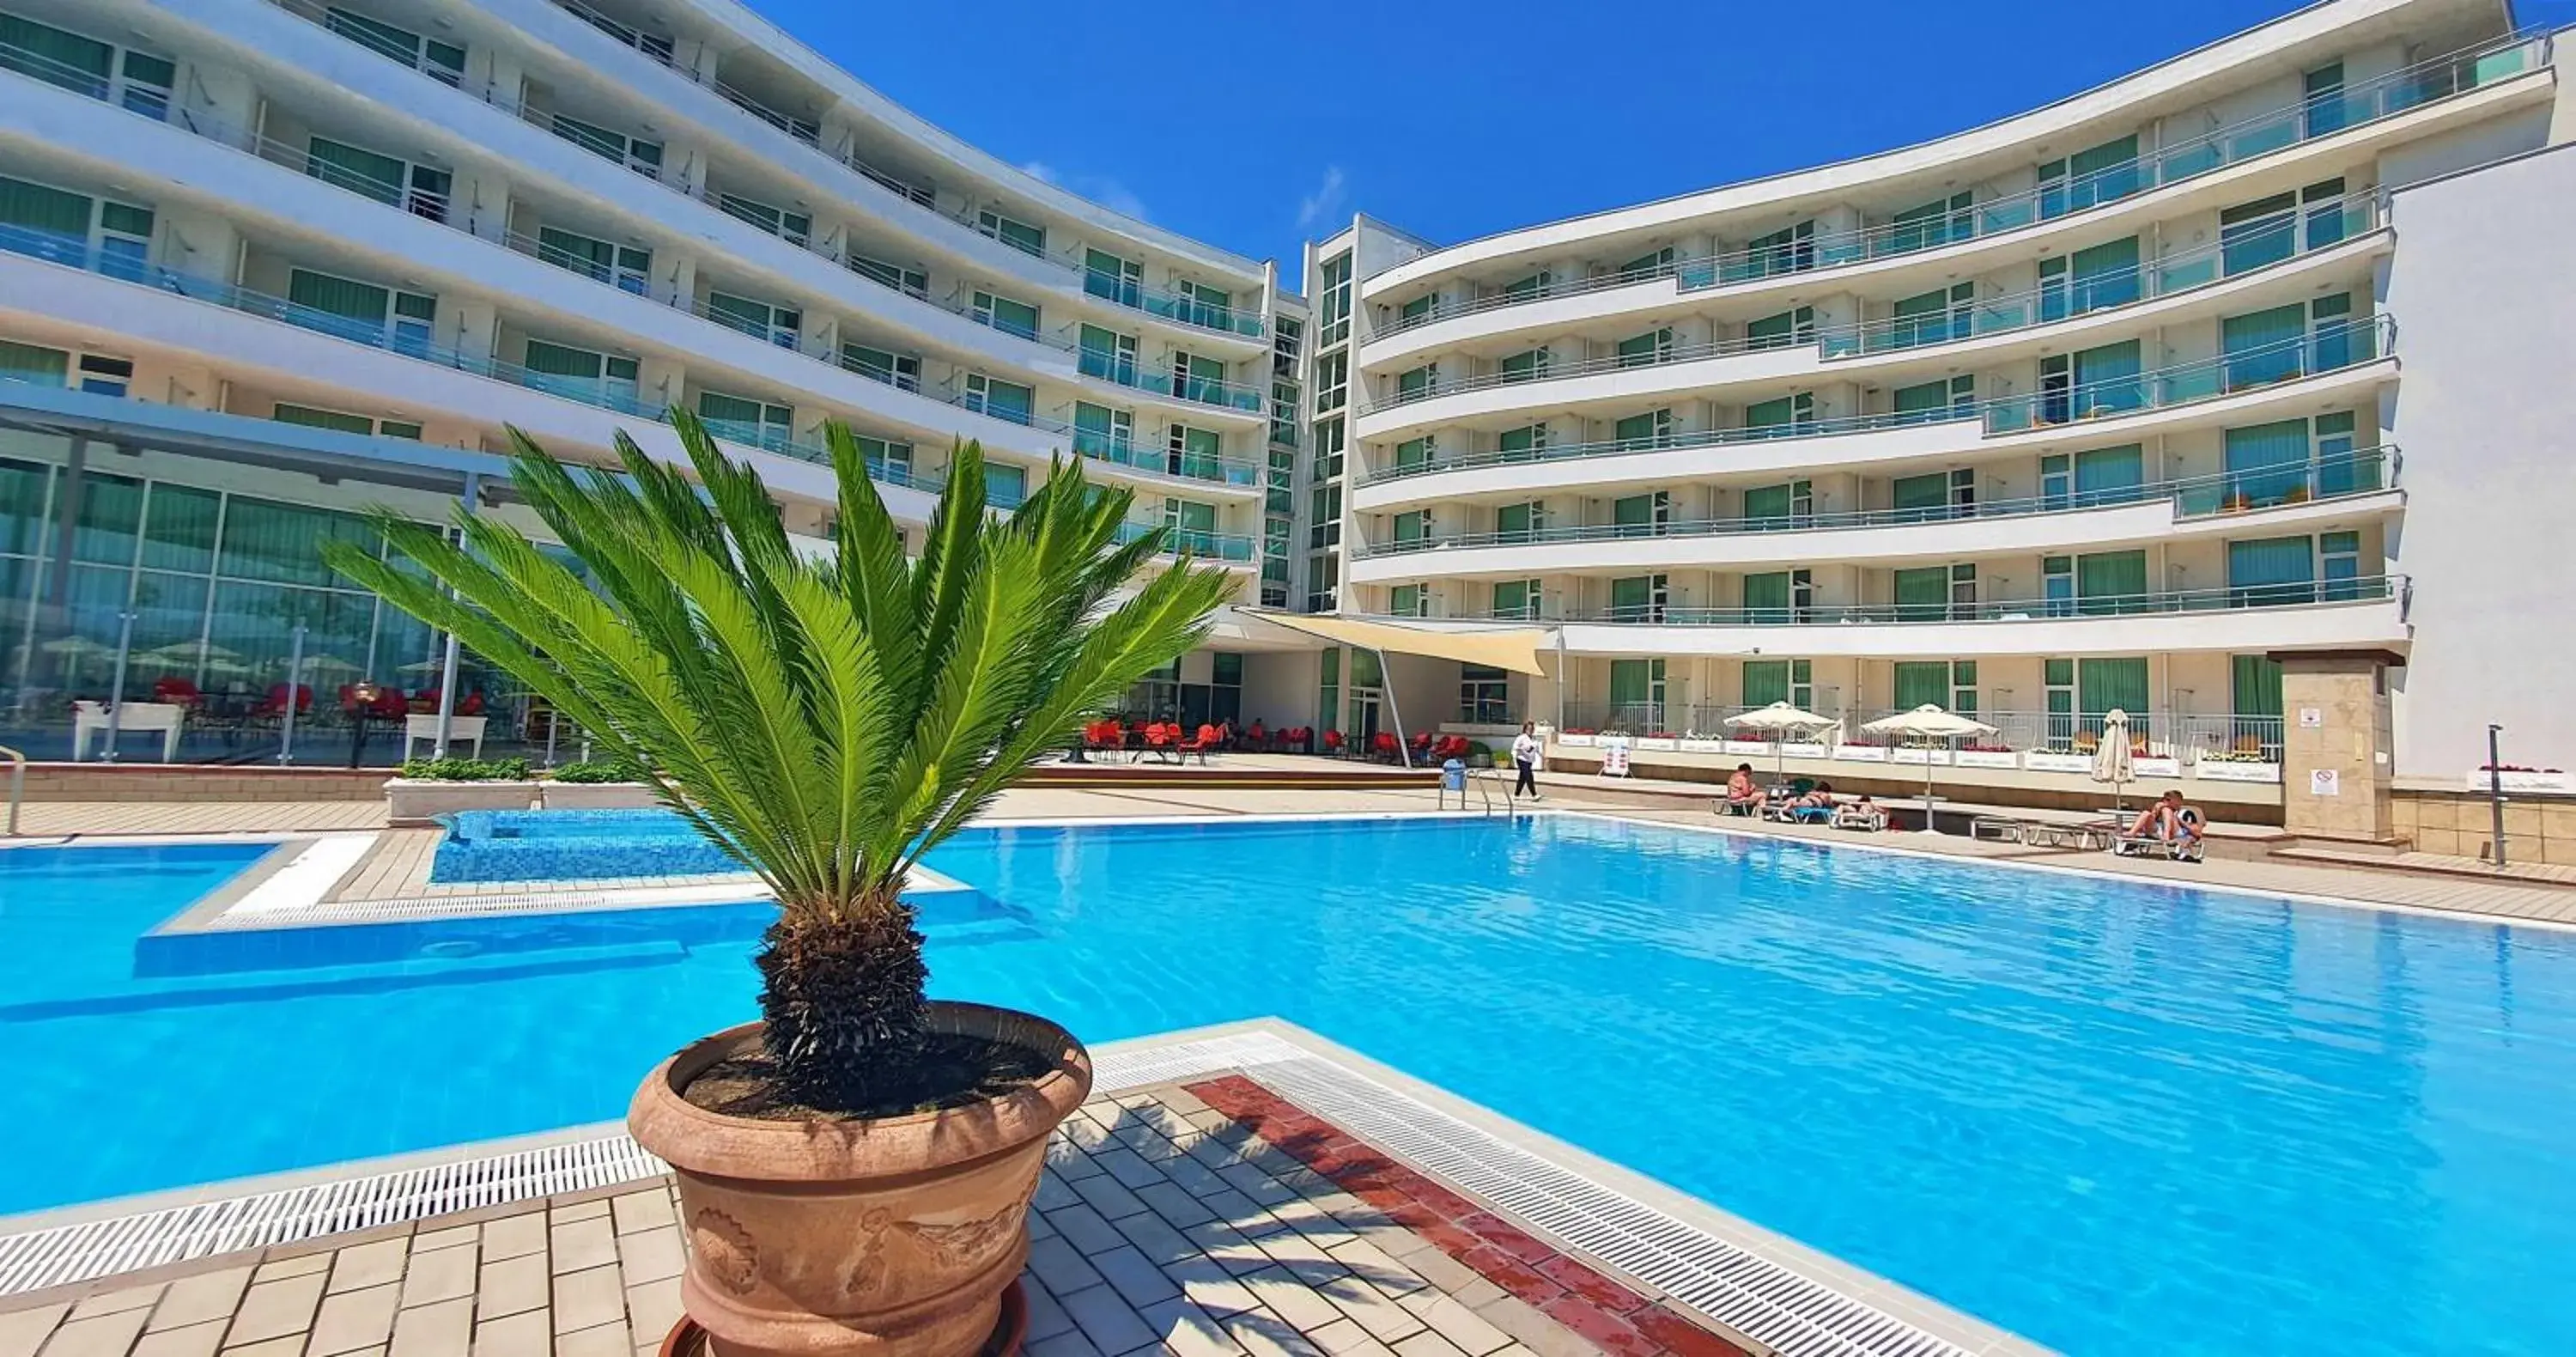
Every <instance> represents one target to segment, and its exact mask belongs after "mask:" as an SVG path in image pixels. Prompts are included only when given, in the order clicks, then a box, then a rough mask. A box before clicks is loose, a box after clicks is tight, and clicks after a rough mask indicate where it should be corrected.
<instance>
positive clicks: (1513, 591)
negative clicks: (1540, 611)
mask: <svg viewBox="0 0 2576 1357" xmlns="http://www.w3.org/2000/svg"><path fill="white" fill-rule="evenodd" d="M1529 603H1530V595H1529V581H1528V580H1503V581H1501V582H1499V583H1497V584H1495V585H1494V616H1496V617H1526V616H1528V615H1529Z"/></svg>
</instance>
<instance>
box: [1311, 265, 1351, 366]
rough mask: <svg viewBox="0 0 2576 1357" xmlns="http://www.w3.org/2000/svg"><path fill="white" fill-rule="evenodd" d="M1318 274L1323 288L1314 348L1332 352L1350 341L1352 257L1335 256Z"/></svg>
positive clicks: (1318, 309)
mask: <svg viewBox="0 0 2576 1357" xmlns="http://www.w3.org/2000/svg"><path fill="white" fill-rule="evenodd" d="M1316 271H1317V272H1318V273H1319V274H1321V275H1322V278H1323V287H1322V288H1321V289H1319V291H1320V293H1321V296H1320V298H1319V299H1318V302H1317V305H1316V308H1315V332H1316V333H1315V345H1316V347H1318V348H1325V349H1329V348H1331V347H1332V346H1334V345H1336V344H1339V343H1341V342H1342V341H1343V340H1346V339H1348V338H1350V337H1351V257H1350V255H1349V254H1347V253H1345V254H1338V255H1335V256H1333V257H1332V258H1330V259H1327V260H1325V261H1324V262H1323V263H1322V264H1321V265H1319V266H1317V269H1316Z"/></svg>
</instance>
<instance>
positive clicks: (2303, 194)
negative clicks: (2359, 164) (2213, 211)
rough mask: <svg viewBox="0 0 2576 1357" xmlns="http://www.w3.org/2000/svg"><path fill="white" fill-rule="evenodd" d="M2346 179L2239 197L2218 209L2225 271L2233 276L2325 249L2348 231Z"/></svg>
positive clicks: (2222, 259)
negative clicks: (2247, 200)
mask: <svg viewBox="0 0 2576 1357" xmlns="http://www.w3.org/2000/svg"><path fill="white" fill-rule="evenodd" d="M2343 198H2344V181H2343V180H2341V179H2328V180H2325V181H2323V182H2321V183H2315V184H2310V185H2308V186H2307V187H2306V188H2303V189H2301V190H2299V191H2298V192H2296V193H2277V194H2274V195H2273V196H2271V197H2269V198H2263V199H2259V200H2257V201H2255V202H2250V203H2239V204H2238V205H2236V206H2234V207H2230V208H2226V209H2223V210H2222V211H2220V212H2219V214H2218V242H2219V244H2218V250H2219V271H2220V272H2221V273H2222V274H2224V275H2225V276H2228V277H2234V276H2235V275H2237V274H2240V273H2245V272H2249V271H2251V270H2254V269H2259V268H2262V267H2264V266H2266V265H2269V264H2277V263H2279V262H2281V261H2282V260H2284V259H2288V258H2289V257H2291V256H2292V255H2295V254H2298V253H2300V252H2301V251H2303V250H2318V249H2323V248H2325V247H2326V246H2328V245H2332V244H2334V243H2336V242H2337V241H2340V240H2342V239H2343V238H2344V236H2345V235H2346V234H2347V232H2346V229H2345V228H2346V226H2347V225H2348V223H2347V222H2346V220H2345V205H2344V200H2343Z"/></svg>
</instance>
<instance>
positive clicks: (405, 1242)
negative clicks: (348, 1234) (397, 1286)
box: [330, 1235, 411, 1292]
mask: <svg viewBox="0 0 2576 1357" xmlns="http://www.w3.org/2000/svg"><path fill="white" fill-rule="evenodd" d="M410 1257H411V1238H410V1236H408V1235H406V1236H404V1237H402V1238H399V1239H379V1240H377V1241H376V1242H374V1243H372V1244H360V1245H358V1246H357V1247H355V1248H349V1249H342V1250H340V1252H339V1255H338V1257H337V1258H336V1259H334V1260H333V1262H332V1264H331V1286H330V1290H331V1291H332V1292H340V1291H360V1290H364V1289H366V1288H367V1287H371V1286H382V1285H384V1284H385V1283H387V1282H398V1281H401V1280H402V1275H403V1264H404V1263H405V1262H406V1261H407V1260H409V1259H410Z"/></svg>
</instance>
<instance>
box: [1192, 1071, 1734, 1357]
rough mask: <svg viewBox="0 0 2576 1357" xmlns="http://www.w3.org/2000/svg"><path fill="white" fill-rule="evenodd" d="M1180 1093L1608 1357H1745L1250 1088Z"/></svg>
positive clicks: (1204, 1087)
mask: <svg viewBox="0 0 2576 1357" xmlns="http://www.w3.org/2000/svg"><path fill="white" fill-rule="evenodd" d="M1188 1087H1189V1090H1190V1092H1192V1093H1194V1094H1196V1095H1198V1098H1199V1100H1200V1101H1202V1102H1204V1103H1206V1104H1207V1105H1208V1106H1210V1107H1212V1108H1215V1109H1216V1110H1217V1111H1218V1112H1220V1113H1222V1114H1224V1115H1225V1116H1227V1117H1229V1118H1231V1119H1233V1120H1234V1121H1235V1122H1236V1123H1237V1124H1239V1125H1242V1126H1244V1127H1246V1128H1248V1129H1250V1130H1251V1131H1252V1132H1253V1133H1254V1134H1255V1135H1258V1136H1260V1137H1261V1138H1262V1139H1263V1140H1265V1141H1268V1142H1269V1143H1271V1144H1273V1145H1276V1146H1278V1147H1279V1148H1280V1149H1281V1150H1284V1151H1286V1152H1287V1153H1289V1154H1291V1155H1294V1156H1296V1158H1297V1159H1298V1161H1299V1162H1301V1163H1303V1164H1305V1165H1306V1166H1307V1167H1308V1168H1311V1169H1313V1170H1314V1171H1315V1172H1317V1173H1320V1174H1322V1175H1324V1176H1325V1177H1326V1178H1329V1179H1331V1180H1332V1181H1333V1183H1334V1184H1335V1185H1336V1186H1339V1187H1341V1188H1342V1189H1343V1190H1345V1191H1347V1192H1350V1193H1351V1194H1352V1195H1354V1196H1356V1197H1358V1198H1359V1199H1360V1200H1362V1201H1364V1202H1367V1203H1368V1204H1369V1205H1371V1206H1374V1207H1376V1208H1378V1209H1379V1210H1380V1211H1383V1212H1385V1213H1386V1216H1387V1218H1388V1219H1390V1220H1392V1221H1394V1222H1395V1223H1397V1224H1398V1225H1402V1226H1404V1227H1405V1228H1406V1229H1408V1230H1411V1231H1413V1232H1414V1233H1416V1234H1418V1235H1421V1236H1422V1237H1423V1238H1424V1239H1427V1240H1429V1241H1431V1243H1432V1244H1433V1245H1435V1246H1437V1247H1438V1248H1439V1249H1440V1251H1441V1252H1443V1253H1446V1254H1448V1255H1449V1256H1450V1257H1452V1258H1455V1259H1457V1260H1458V1261H1459V1262H1461V1263H1464V1264H1465V1265H1467V1266H1468V1267H1470V1268H1473V1269H1475V1271H1476V1272H1477V1273H1478V1274H1479V1275H1480V1276H1482V1277H1484V1278H1485V1279H1486V1280H1487V1281H1490V1282H1492V1283H1493V1284H1494V1285H1496V1286H1499V1287H1501V1288H1503V1289H1504V1290H1505V1291H1508V1292H1510V1293H1512V1294H1513V1295H1515V1296H1518V1297H1520V1298H1521V1299H1522V1300H1524V1301H1527V1302H1528V1303H1529V1304H1531V1305H1534V1306H1537V1307H1538V1308H1539V1309H1540V1310H1541V1311H1543V1312H1545V1313H1546V1314H1547V1315H1548V1316H1549V1317H1551V1318H1553V1319H1555V1320H1556V1322H1558V1323H1560V1324H1563V1325H1564V1326H1565V1327H1567V1328H1568V1329H1571V1330H1573V1331H1574V1332H1575V1333H1577V1334H1579V1335H1581V1336H1582V1337H1583V1339H1584V1340H1585V1341H1586V1342H1589V1343H1591V1344H1593V1345H1594V1346H1596V1347H1599V1348H1600V1349H1601V1350H1602V1351H1603V1352H1605V1353H1608V1354H1609V1355H1610V1357H1750V1354H1748V1353H1747V1352H1746V1351H1745V1350H1744V1349H1743V1348H1741V1347H1739V1346H1737V1345H1736V1344H1734V1343H1731V1342H1728V1341H1727V1340H1726V1339H1724V1338H1721V1337H1719V1336H1718V1335H1717V1334H1715V1333H1712V1332H1710V1331H1709V1330H1707V1329H1705V1328H1703V1327H1701V1326H1700V1325H1699V1324H1697V1323H1694V1322H1693V1321H1692V1320H1691V1319H1689V1318H1688V1317H1686V1316H1685V1315H1683V1314H1682V1313H1681V1312H1680V1311H1679V1310H1678V1309H1676V1308H1674V1307H1672V1306H1671V1305H1670V1304H1669V1303H1657V1302H1654V1301H1652V1300H1650V1299H1649V1298H1647V1297H1645V1296H1642V1295H1639V1294H1638V1293H1637V1292H1635V1291H1634V1290H1631V1289H1630V1288H1628V1287H1627V1286H1625V1285H1623V1284H1621V1283H1619V1282H1617V1281H1615V1280H1613V1279H1611V1278H1610V1277H1608V1276H1605V1275H1603V1274H1602V1273H1601V1272H1599V1271H1598V1270H1596V1269H1594V1268H1593V1267H1591V1266H1590V1265H1588V1264H1586V1263H1585V1262H1584V1261H1583V1260H1582V1259H1580V1258H1578V1257H1576V1256H1574V1255H1572V1254H1569V1253H1566V1252H1565V1251H1563V1250H1561V1249H1559V1248H1557V1247H1556V1246H1555V1245H1553V1244H1550V1243H1548V1242H1547V1241H1546V1240H1544V1239H1541V1238H1539V1237H1538V1236H1536V1235H1534V1234H1531V1233H1530V1232H1529V1231H1527V1230H1524V1229H1522V1228H1520V1227H1519V1226H1517V1225H1514V1224H1512V1223H1511V1222H1510V1221H1507V1220H1505V1219H1503V1218H1502V1217H1501V1216H1499V1215H1496V1214H1495V1213H1494V1212H1493V1211H1491V1210H1489V1209H1487V1208H1486V1206H1485V1205H1484V1204H1483V1203H1481V1202H1476V1201H1471V1200H1469V1199H1468V1198H1466V1197H1463V1196H1460V1195H1459V1194H1458V1193H1457V1192H1455V1191H1453V1190H1451V1189H1450V1188H1448V1187H1445V1186H1443V1185H1441V1184H1439V1183H1436V1182H1433V1181H1432V1180H1431V1179H1429V1178H1427V1177H1424V1176H1423V1175H1422V1174H1420V1173H1417V1172H1415V1171H1414V1170H1413V1169H1411V1168H1408V1167H1406V1166H1405V1165H1403V1164H1401V1163H1398V1162H1397V1161H1395V1160H1393V1159H1390V1158H1388V1157H1387V1156H1385V1155H1384V1154H1381V1153H1379V1152H1378V1151H1377V1150H1376V1149H1375V1148H1374V1147H1372V1146H1370V1145H1368V1144H1366V1143H1365V1142H1363V1141H1360V1140H1358V1139H1356V1138H1354V1137H1352V1136H1351V1135H1350V1134H1349V1133H1348V1132H1346V1131H1343V1130H1342V1129H1341V1128H1339V1127H1337V1126H1334V1125H1332V1124H1331V1123H1329V1122H1326V1121H1324V1120H1322V1119H1320V1118H1318V1117H1316V1116H1315V1115H1314V1114H1313V1113H1311V1112H1308V1111H1306V1110H1305V1109H1303V1108H1301V1107H1298V1106H1296V1105H1295V1104H1293V1103H1290V1102H1289V1101H1287V1100H1286V1099H1284V1098H1281V1097H1280V1096H1279V1095H1277V1094H1275V1093H1272V1092H1271V1091H1270V1090H1268V1089H1266V1088H1263V1087H1262V1086H1261V1085H1259V1084H1256V1083H1254V1082H1252V1081H1251V1080H1250V1079H1246V1078H1244V1077H1243V1076H1241V1075H1232V1074H1230V1075H1226V1076H1224V1077H1222V1078H1217V1079H1210V1080H1207V1081H1205V1082H1203V1083H1196V1084H1191V1085H1189V1086H1188Z"/></svg>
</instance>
